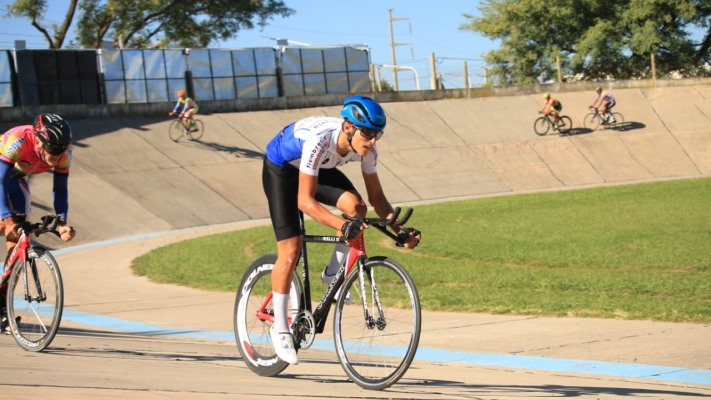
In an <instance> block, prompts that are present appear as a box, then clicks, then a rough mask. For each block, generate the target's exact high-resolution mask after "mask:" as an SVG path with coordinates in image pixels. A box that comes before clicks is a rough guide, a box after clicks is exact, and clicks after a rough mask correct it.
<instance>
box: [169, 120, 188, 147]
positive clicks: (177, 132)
mask: <svg viewBox="0 0 711 400" xmlns="http://www.w3.org/2000/svg"><path fill="white" fill-rule="evenodd" d="M184 134H185V125H183V123H182V122H181V121H180V120H179V119H175V120H173V122H171V123H170V126H169V127H168V136H170V140H172V141H174V142H178V141H179V140H180V138H182V137H183V135H184Z"/></svg>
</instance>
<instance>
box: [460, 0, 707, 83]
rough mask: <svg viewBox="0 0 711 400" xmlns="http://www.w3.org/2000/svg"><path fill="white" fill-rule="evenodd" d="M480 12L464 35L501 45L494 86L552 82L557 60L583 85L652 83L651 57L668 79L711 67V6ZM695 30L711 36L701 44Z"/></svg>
mask: <svg viewBox="0 0 711 400" xmlns="http://www.w3.org/2000/svg"><path fill="white" fill-rule="evenodd" d="M479 10H480V11H481V13H482V16H481V17H476V16H473V15H470V14H464V17H465V18H466V19H468V22H467V23H465V24H462V25H461V26H460V29H462V30H469V31H473V32H478V33H481V34H482V35H484V36H486V37H489V38H491V39H496V40H499V41H500V42H501V47H500V48H499V49H496V50H493V51H490V52H489V53H487V54H486V55H485V59H486V61H487V64H488V65H489V67H488V69H489V72H490V75H491V77H492V78H493V80H494V82H495V83H496V84H503V85H509V84H526V83H536V82H545V81H548V80H552V79H553V78H554V77H555V76H556V74H557V66H556V58H557V57H559V59H560V61H561V64H562V69H563V73H564V75H566V76H582V77H584V79H604V78H608V77H612V78H617V79H629V78H638V77H645V76H649V73H650V69H651V63H650V55H651V54H652V53H654V55H655V59H656V65H657V71H658V73H660V74H662V75H663V74H668V73H670V72H672V71H680V70H683V71H684V72H685V73H686V74H687V75H694V74H700V73H704V70H703V69H702V68H701V67H702V65H703V64H704V63H708V62H709V61H711V51H710V49H711V23H710V22H709V17H711V2H709V1H708V0H617V1H615V2H605V1H599V0H560V1H557V2H550V1H546V0H484V1H483V3H482V4H481V5H480V6H479ZM690 28H699V29H705V35H704V39H702V41H701V42H700V43H694V42H693V41H692V39H691V35H690V34H689V33H688V31H687V30H688V29H690ZM706 73H707V72H706Z"/></svg>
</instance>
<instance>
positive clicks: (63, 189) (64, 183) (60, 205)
mask: <svg viewBox="0 0 711 400" xmlns="http://www.w3.org/2000/svg"><path fill="white" fill-rule="evenodd" d="M68 211H69V174H62V173H58V172H55V173H54V212H56V213H57V215H59V217H60V218H61V219H63V220H65V221H66V220H67V212H68Z"/></svg>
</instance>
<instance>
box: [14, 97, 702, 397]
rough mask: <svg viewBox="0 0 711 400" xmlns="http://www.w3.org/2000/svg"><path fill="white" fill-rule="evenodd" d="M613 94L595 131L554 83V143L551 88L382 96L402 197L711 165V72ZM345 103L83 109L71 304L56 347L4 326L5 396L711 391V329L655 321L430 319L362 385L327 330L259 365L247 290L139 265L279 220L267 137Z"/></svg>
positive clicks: (67, 274)
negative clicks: (152, 112) (245, 322)
mask: <svg viewBox="0 0 711 400" xmlns="http://www.w3.org/2000/svg"><path fill="white" fill-rule="evenodd" d="M614 94H615V96H616V98H617V99H618V103H619V106H618V108H619V110H618V111H620V112H622V113H623V114H624V116H625V121H626V122H625V124H621V125H620V126H618V127H616V128H614V129H608V130H598V131H594V132H591V131H589V130H586V129H584V128H581V127H580V125H581V123H582V118H583V116H584V115H585V114H586V113H587V105H589V104H590V103H591V102H592V93H589V92H584V93H583V92H567V93H562V94H560V95H559V96H557V97H559V98H560V99H561V101H562V102H563V104H564V110H563V114H566V115H569V116H570V117H571V118H572V119H573V121H574V123H575V124H576V128H575V129H574V130H573V132H572V134H571V135H568V136H559V135H557V134H555V135H549V136H545V137H538V136H536V135H535V134H534V133H533V129H532V125H533V120H534V119H535V118H536V117H537V114H536V111H537V110H538V109H539V108H540V106H541V103H542V98H541V96H540V94H536V95H525V96H513V97H488V98H477V99H457V100H439V101H423V102H409V103H385V104H384V107H385V109H386V111H387V113H388V118H389V121H388V129H387V131H386V134H385V136H384V137H383V139H382V140H381V142H379V144H378V148H379V152H380V158H379V160H380V162H379V164H380V166H379V171H380V175H381V179H382V180H383V183H384V186H385V188H386V190H388V195H389V198H390V200H391V201H392V202H394V203H401V204H412V205H416V204H418V203H422V202H431V201H448V200H451V199H457V198H467V197H477V196H489V195H501V194H509V193H511V194H515V193H524V192H531V191H541V190H566V189H575V188H582V187H590V186H598V185H615V184H625V183H632V182H642V181H649V180H662V179H678V178H692V177H702V176H709V175H711V85H699V86H685V87H666V88H650V89H624V90H616V91H615V92H614ZM338 110H339V108H338V107H322V108H313V109H302V110H283V111H263V112H249V113H224V114H212V115H202V116H200V117H201V118H202V119H203V120H204V122H205V125H206V127H207V133H206V134H205V136H204V137H203V138H202V140H201V141H199V142H180V143H174V142H172V141H170V140H169V139H168V135H167V127H168V123H169V120H168V118H167V117H166V118H143V117H137V118H130V119H128V118H116V119H86V120H75V121H72V126H73V128H74V132H75V138H76V139H75V143H76V144H75V150H74V157H75V159H74V160H75V161H74V164H73V169H72V176H71V178H70V186H71V189H70V190H71V198H70V203H71V213H70V219H71V221H72V224H73V225H75V226H76V227H77V230H78V232H79V236H78V237H77V240H76V241H74V242H72V246H71V247H69V246H67V247H65V246H63V245H62V244H60V243H58V242H57V241H54V240H52V241H48V242H46V244H47V245H49V246H52V247H54V248H57V251H55V255H56V256H57V259H58V261H59V263H60V265H61V266H62V273H63V277H64V284H65V292H66V300H65V315H64V318H63V321H62V326H61V327H60V332H59V334H58V335H57V337H56V338H55V340H54V342H53V344H52V345H51V346H50V348H49V349H48V350H46V351H45V352H44V353H39V354H35V353H27V352H24V351H22V350H20V348H19V347H18V346H17V345H16V344H15V343H14V340H13V339H12V338H11V337H9V336H2V337H0V358H2V359H3V360H4V361H5V362H4V363H3V364H4V366H3V367H2V368H0V392H1V393H3V394H2V398H3V399H36V398H38V397H40V396H42V397H50V396H51V397H52V398H54V399H85V398H86V399H89V398H91V399H96V398H99V399H129V398H130V399H162V398H174V399H183V398H184V399H188V398H189V399H223V398H255V399H257V398H278V397H288V398H304V399H306V398H336V397H337V398H368V399H370V398H376V399H377V398H395V399H412V398H416V399H433V398H436V399H453V398H471V399H520V398H541V397H543V398H549V397H572V398H581V399H607V398H621V397H641V398H652V399H688V398H703V397H711V328H710V327H709V326H708V325H702V324H672V323H660V322H650V321H615V320H597V319H577V318H565V319H556V318H536V317H517V316H498V315H494V316H492V315H480V314H454V313H425V315H424V324H423V335H422V340H421V343H420V350H419V351H418V356H417V358H416V360H415V362H414V363H413V365H412V367H411V369H410V371H409V372H408V373H407V374H406V375H405V377H404V378H403V379H402V380H401V381H400V382H399V383H398V384H396V385H395V386H393V387H392V388H390V389H388V390H387V391H383V392H370V391H364V390H362V389H360V388H358V387H357V386H356V385H354V384H353V383H351V382H348V381H347V379H346V377H345V374H344V373H343V371H342V369H341V367H340V366H339V364H338V361H337V359H336V357H335V353H334V351H333V350H332V349H329V346H330V338H331V336H330V334H328V333H327V334H325V335H322V336H321V338H320V339H322V341H323V342H321V344H322V346H323V350H315V349H309V350H307V351H304V352H303V353H302V354H300V356H301V357H300V358H301V360H302V361H301V363H300V364H299V365H295V366H290V367H289V368H288V369H287V370H286V371H285V372H284V373H283V374H282V375H280V376H279V377H277V378H262V377H259V376H256V375H254V374H253V373H251V372H250V371H249V370H248V369H247V368H246V366H245V365H244V363H243V362H242V361H241V359H240V358H239V356H238V353H237V349H236V347H235V345H234V341H233V337H232V326H231V325H232V317H231V314H232V307H233V302H234V294H232V293H212V292H203V291H199V290H195V289H189V288H183V287H175V286H170V285H157V284H154V283H151V282H149V281H147V280H146V279H144V278H139V277H136V276H133V275H132V274H131V272H130V269H129V264H130V261H131V260H132V259H133V258H135V257H136V256H138V255H140V254H142V253H144V252H146V251H149V250H150V249H153V248H156V247H159V246H162V245H165V244H167V243H172V242H176V241H180V240H184V239H187V238H191V237H197V236H202V235H207V234H213V233H217V232H223V231H229V230H234V229H242V228H244V227H248V226H252V225H255V224H264V223H266V222H267V221H266V220H265V218H266V217H267V210H266V205H265V201H264V194H263V192H262V189H261V180H260V179H261V178H260V176H261V175H260V171H261V157H262V155H263V151H264V145H265V143H266V142H267V140H268V139H269V138H270V137H271V136H272V135H273V134H274V133H275V132H276V131H277V130H278V129H279V128H280V127H282V126H283V125H285V124H286V123H288V122H290V121H292V120H294V119H297V118H300V117H303V116H307V115H322V114H323V115H337V113H338ZM166 111H167V110H166ZM10 126H12V125H10V124H7V123H0V129H2V130H3V131H4V130H5V129H7V128H9V127H10ZM346 171H347V172H348V173H349V174H355V173H357V170H356V169H354V168H353V167H352V166H349V167H348V168H346ZM354 181H355V182H356V184H357V185H360V182H359V179H357V176H356V175H354ZM49 182H50V177H49V176H44V175H40V176H37V177H35V178H33V184H32V185H33V186H32V190H33V200H34V201H35V202H34V203H33V207H34V209H33V213H34V214H35V215H41V214H42V213H43V212H47V210H48V209H51V204H50V203H48V202H47V200H49V199H51V194H50V185H49ZM359 187H360V186H359ZM415 218H416V216H415ZM413 224H414V225H416V223H414V222H413ZM427 234H433V233H429V232H425V235H427ZM235 246H239V244H235Z"/></svg>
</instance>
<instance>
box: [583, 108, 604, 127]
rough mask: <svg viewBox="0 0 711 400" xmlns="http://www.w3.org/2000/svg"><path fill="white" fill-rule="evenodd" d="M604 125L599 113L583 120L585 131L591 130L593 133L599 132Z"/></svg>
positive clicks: (591, 114)
mask: <svg viewBox="0 0 711 400" xmlns="http://www.w3.org/2000/svg"><path fill="white" fill-rule="evenodd" d="M601 123H602V117H600V114H598V113H594V112H592V113H590V114H588V115H586V116H585V118H583V126H584V127H585V129H590V130H591V131H594V130H597V128H599V127H600V124H601Z"/></svg>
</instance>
